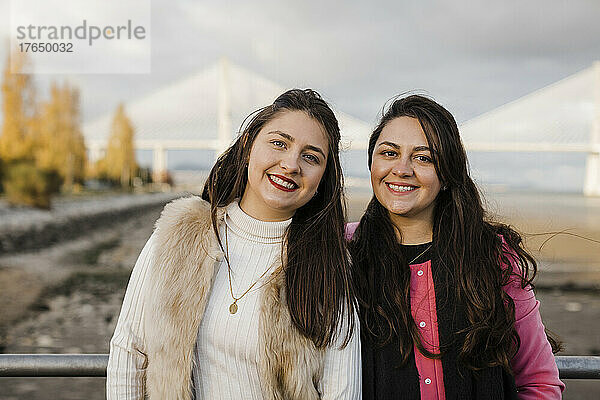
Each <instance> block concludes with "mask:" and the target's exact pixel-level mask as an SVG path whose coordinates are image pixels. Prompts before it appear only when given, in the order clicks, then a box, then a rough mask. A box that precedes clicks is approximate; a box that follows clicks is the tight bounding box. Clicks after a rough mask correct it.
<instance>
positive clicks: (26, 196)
mask: <svg viewBox="0 0 600 400" xmlns="http://www.w3.org/2000/svg"><path fill="white" fill-rule="evenodd" d="M11 59H12V60H11ZM11 61H12V69H11ZM27 62H28V61H27V59H26V56H25V54H24V53H20V52H18V51H15V52H14V53H13V54H12V55H9V57H8V59H7V62H6V66H5V69H4V73H3V79H2V108H3V110H2V111H3V115H4V118H3V122H2V129H1V131H0V158H1V159H2V164H3V168H2V169H3V170H2V187H3V189H4V192H5V194H6V199H7V200H8V201H9V202H10V203H13V204H26V205H31V206H34V207H42V208H49V207H50V198H51V196H52V194H54V193H56V192H58V189H59V185H60V177H59V176H58V173H57V172H56V171H55V170H45V169H42V168H40V167H38V166H37V165H36V159H35V149H36V148H37V147H38V146H39V143H38V139H39V137H40V135H39V132H40V120H39V118H38V108H37V102H36V101H35V89H34V86H33V82H32V78H31V76H30V75H27V74H23V73H21V71H23V69H24V67H25V66H26V63H27Z"/></svg>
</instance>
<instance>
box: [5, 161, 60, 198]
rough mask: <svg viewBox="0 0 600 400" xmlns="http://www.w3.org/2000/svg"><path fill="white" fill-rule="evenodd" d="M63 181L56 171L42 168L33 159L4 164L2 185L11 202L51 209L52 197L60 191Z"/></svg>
mask: <svg viewBox="0 0 600 400" xmlns="http://www.w3.org/2000/svg"><path fill="white" fill-rule="evenodd" d="M61 183H62V182H61V179H60V176H59V175H58V173H57V172H56V171H46V170H42V169H40V168H38V167H36V166H35V163H34V162H33V161H26V160H19V161H13V162H11V163H7V164H5V166H4V173H3V177H2V185H3V187H4V191H5V193H6V200H7V201H8V202H9V203H11V204H19V205H28V206H33V207H38V208H43V209H49V208H50V200H51V197H52V195H53V194H55V193H58V191H59V190H60V185H61Z"/></svg>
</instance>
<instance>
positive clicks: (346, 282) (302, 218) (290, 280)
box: [202, 89, 354, 347]
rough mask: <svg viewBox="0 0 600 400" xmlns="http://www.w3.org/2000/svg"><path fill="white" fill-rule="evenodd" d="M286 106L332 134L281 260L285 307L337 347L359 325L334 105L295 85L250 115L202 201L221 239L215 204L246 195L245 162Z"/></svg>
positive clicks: (318, 339) (299, 324)
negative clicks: (267, 126)
mask: <svg viewBox="0 0 600 400" xmlns="http://www.w3.org/2000/svg"><path fill="white" fill-rule="evenodd" d="M288 111H303V112H305V113H306V114H307V115H308V116H309V117H311V118H313V119H314V120H315V121H317V122H318V123H319V124H320V125H321V126H322V127H323V130H324V131H325V133H326V135H327V141H328V145H329V152H328V156H327V164H326V167H325V172H324V173H323V177H322V178H321V182H320V183H319V187H318V189H317V193H316V194H315V196H314V197H313V198H312V199H311V200H310V201H309V202H308V203H307V204H305V205H304V206H302V207H300V208H299V209H298V210H296V212H295V214H294V216H293V217H292V222H291V224H290V226H289V228H288V229H287V231H286V233H285V240H284V243H285V246H286V253H287V257H286V259H284V260H283V262H284V272H285V284H286V287H285V289H286V299H287V305H288V308H289V311H290V314H291V317H292V321H293V323H294V325H295V326H296V328H298V330H299V331H300V332H301V333H302V334H303V335H304V336H306V337H307V338H310V339H311V340H312V341H313V343H314V344H315V346H317V347H325V346H328V345H331V344H332V343H333V340H334V339H335V338H336V337H337V336H338V334H340V333H341V331H340V330H339V327H340V326H341V324H340V322H341V321H342V320H343V319H347V321H348V325H347V326H348V328H347V329H346V331H345V338H344V341H343V345H344V346H345V345H346V344H347V343H348V340H349V339H350V336H351V335H352V331H353V328H354V318H353V315H354V297H353V296H352V294H351V292H350V267H349V262H348V257H347V252H346V244H345V241H344V220H345V214H346V210H345V202H344V192H343V176H342V168H341V164H340V159H339V142H340V128H339V126H338V122H337V119H336V117H335V115H334V113H333V111H332V110H331V108H330V107H329V105H328V104H327V103H326V102H325V101H324V100H323V99H322V98H321V96H320V95H319V94H318V93H317V92H315V91H314V90H310V89H305V90H300V89H293V90H289V91H287V92H285V93H283V94H282V95H280V96H279V97H277V99H275V101H274V102H273V104H271V105H269V106H266V107H264V108H261V109H259V110H257V111H256V112H255V113H254V114H251V118H250V117H249V118H250V120H249V122H248V123H247V124H246V125H245V124H244V123H243V124H242V126H244V125H245V128H244V129H243V131H242V133H241V135H240V136H239V137H238V138H237V140H236V141H235V142H234V144H233V145H231V147H229V148H228V149H227V150H226V151H225V152H224V153H223V154H222V155H221V156H220V157H219V158H218V159H217V162H216V163H215V165H214V166H213V168H212V169H211V171H210V174H209V176H208V179H207V181H206V183H205V185H204V190H203V193H202V198H203V199H204V200H206V201H208V202H210V204H211V217H212V225H213V229H214V231H215V233H216V235H217V237H219V233H218V227H217V217H216V215H217V208H218V207H225V206H227V205H228V204H230V203H231V202H232V201H234V199H236V198H241V197H242V195H243V193H244V190H245V189H246V184H247V182H248V174H247V171H246V160H248V158H249V156H250V150H251V148H252V144H253V143H254V140H255V139H256V136H257V135H258V133H259V132H260V130H261V129H262V127H263V126H264V125H265V124H266V123H268V122H269V121H271V120H272V119H274V118H275V117H277V116H278V115H280V114H281V113H284V112H288Z"/></svg>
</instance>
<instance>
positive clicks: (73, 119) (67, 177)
mask: <svg viewBox="0 0 600 400" xmlns="http://www.w3.org/2000/svg"><path fill="white" fill-rule="evenodd" d="M39 130H40V134H39V140H36V142H35V145H34V148H35V158H36V163H37V165H38V166H39V167H40V168H42V169H44V170H55V171H57V172H58V174H59V175H60V177H61V178H62V180H63V182H64V187H65V188H67V189H68V188H71V187H72V185H73V183H75V182H79V183H81V182H83V180H84V173H85V163H86V152H85V144H84V139H83V135H82V133H81V119H80V112H79V92H78V91H77V90H76V89H74V88H71V87H69V85H67V84H64V85H63V86H62V87H59V86H58V85H56V84H53V85H52V87H51V89H50V100H49V101H48V102H47V103H45V104H44V105H43V106H42V108H41V113H40V119H39Z"/></svg>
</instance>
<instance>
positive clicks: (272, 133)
mask: <svg viewBox="0 0 600 400" xmlns="http://www.w3.org/2000/svg"><path fill="white" fill-rule="evenodd" d="M267 135H279V136H281V137H283V138H285V139H287V140H289V141H290V142H292V143H294V141H295V139H294V137H293V136H291V135H288V134H287V133H285V132H281V131H271V132H267ZM305 148H306V149H308V150H312V151H316V152H317V153H320V154H321V155H322V156H323V158H325V159H326V158H327V157H326V156H325V152H324V151H323V150H322V149H321V148H320V147H317V146H313V145H311V144H309V145H306V146H305Z"/></svg>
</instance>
